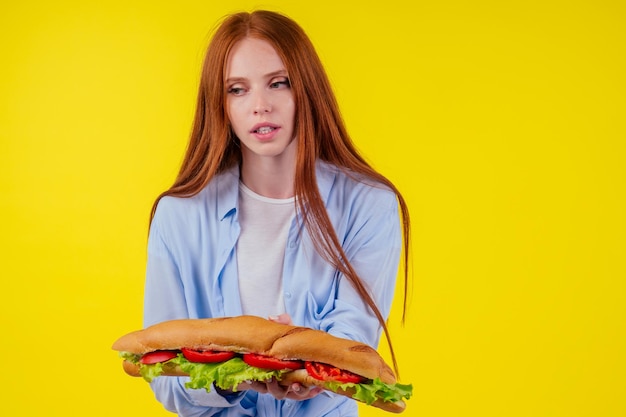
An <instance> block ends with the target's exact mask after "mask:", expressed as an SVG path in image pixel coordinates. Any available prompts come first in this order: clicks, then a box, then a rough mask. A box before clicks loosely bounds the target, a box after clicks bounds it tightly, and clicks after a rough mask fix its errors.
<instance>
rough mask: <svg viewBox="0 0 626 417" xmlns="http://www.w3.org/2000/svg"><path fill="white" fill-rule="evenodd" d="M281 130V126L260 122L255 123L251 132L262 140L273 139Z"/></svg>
mask: <svg viewBox="0 0 626 417" xmlns="http://www.w3.org/2000/svg"><path fill="white" fill-rule="evenodd" d="M279 130H280V126H277V125H275V124H271V123H260V124H257V125H255V126H254V127H253V128H252V130H251V131H250V133H252V134H253V135H254V136H255V137H256V138H258V139H261V140H269V139H272V138H273V137H274V136H275V135H276V133H277V132H278V131H279Z"/></svg>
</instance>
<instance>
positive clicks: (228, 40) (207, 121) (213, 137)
mask: <svg viewBox="0 0 626 417" xmlns="http://www.w3.org/2000/svg"><path fill="white" fill-rule="evenodd" d="M245 37H253V38H258V39H263V40H265V41H267V42H269V43H270V44H271V45H272V46H273V47H274V49H275V50H276V52H277V53H278V55H279V56H280V58H281V59H282V61H283V63H284V65H285V68H286V69H287V72H288V74H289V81H290V84H291V90H292V93H293V96H294V100H295V103H296V120H295V137H296V140H297V141H298V150H297V162H296V173H295V184H294V191H295V196H296V202H297V208H298V210H299V213H301V214H302V219H303V223H304V226H305V227H306V229H307V230H308V232H309V234H310V235H311V238H312V240H313V242H314V244H315V247H316V250H317V251H318V252H319V254H320V255H321V256H322V257H323V258H324V259H325V260H326V261H328V262H329V263H331V264H332V265H333V266H334V267H335V268H337V270H339V271H340V272H341V273H342V274H343V275H344V276H345V277H346V278H347V279H348V280H349V281H350V282H351V283H352V285H353V286H354V288H355V289H356V291H358V293H359V294H360V296H361V298H362V299H363V300H364V301H365V302H366V303H367V305H368V306H369V307H370V309H371V310H372V312H373V313H374V315H375V316H376V318H377V319H378V321H379V323H380V325H381V327H382V328H383V330H384V333H385V336H386V338H387V341H388V343H389V348H390V351H391V355H392V358H393V363H394V367H395V368H396V371H397V364H396V359H395V355H394V351H393V347H392V345H391V338H390V335H389V331H388V329H387V325H386V323H385V319H384V317H383V316H382V314H381V312H380V310H379V309H378V307H377V306H376V303H375V302H374V299H373V298H372V296H371V295H370V293H369V291H368V290H367V288H366V287H365V285H364V284H363V281H362V280H361V279H360V278H359V276H358V275H357V273H356V272H355V271H354V269H353V268H352V266H351V265H350V262H349V261H348V259H347V257H346V254H345V253H344V251H343V249H342V247H341V243H340V241H339V239H338V237H337V235H336V233H335V231H334V228H333V226H332V223H331V221H330V218H329V217H328V213H327V211H326V208H325V206H324V201H323V199H322V197H321V195H320V193H319V190H318V187H317V181H316V176H315V163H316V161H317V160H318V159H320V160H323V161H327V162H329V163H331V164H333V165H335V166H337V167H339V168H341V169H343V170H345V171H346V172H347V173H348V174H349V175H351V176H354V177H355V178H356V177H358V176H362V177H365V178H368V179H370V180H374V181H376V182H378V183H380V184H382V185H384V186H387V187H389V188H390V189H391V190H392V191H393V192H394V193H395V194H396V196H397V198H398V203H399V206H400V211H401V218H402V231H403V246H404V247H403V261H404V300H403V316H402V321H403V322H404V320H405V317H406V308H407V287H408V260H409V235H410V221H409V211H408V208H407V205H406V203H405V201H404V199H403V197H402V195H401V194H400V192H399V191H398V189H397V188H396V187H395V186H394V185H393V184H392V183H391V182H390V181H389V180H388V179H387V178H385V177H384V176H383V175H381V174H380V173H378V172H376V171H375V170H374V169H373V168H372V167H371V166H370V165H369V164H368V163H367V162H366V161H365V160H364V159H363V157H362V156H361V155H359V153H358V151H357V150H356V148H355V146H354V144H353V142H352V140H351V138H350V136H349V135H348V132H347V130H346V128H345V125H344V122H343V120H342V118H341V115H340V112H339V106H338V104H337V100H336V98H335V95H334V92H333V91H332V88H331V85H330V82H329V80H328V76H327V75H326V71H325V70H324V67H323V65H322V63H321V61H320V59H319V57H318V55H317V53H316V52H315V48H314V46H313V44H312V43H311V41H310V40H309V38H308V37H307V35H306V34H305V33H304V31H303V30H302V28H301V27H300V26H299V25H298V24H297V23H295V22H294V21H293V20H291V19H289V18H287V17H285V16H283V15H281V14H279V13H276V12H271V11H264V10H258V11H254V12H252V13H245V12H242V13H237V14H234V15H230V16H228V17H227V18H226V19H225V20H224V21H223V22H222V23H221V25H220V26H219V27H218V28H217V30H216V32H215V33H214V35H213V37H212V40H211V42H210V44H209V47H208V50H207V53H206V57H205V60H204V65H203V68H202V75H201V80H200V86H199V92H198V100H197V107H196V113H195V118H194V121H193V128H192V132H191V138H190V141H189V144H188V147H187V151H186V154H185V157H184V160H183V163H182V166H181V168H180V171H179V173H178V176H177V178H176V180H175V182H174V184H173V185H172V187H171V188H170V189H168V190H167V191H165V192H163V193H162V194H161V195H159V197H158V198H157V199H156V201H155V203H154V205H153V206H152V212H151V215H150V219H152V217H153V216H154V213H155V211H156V207H157V205H158V203H159V201H160V199H161V198H162V197H164V196H168V195H169V196H178V197H191V196H193V195H195V194H197V193H198V192H200V191H201V190H202V189H203V188H204V187H205V186H206V185H207V183H208V182H209V181H210V180H211V179H212V178H213V177H214V176H215V175H216V174H219V173H221V172H223V171H225V170H226V169H228V168H230V167H232V166H233V165H235V164H238V163H240V162H241V152H240V149H239V147H238V145H237V141H236V140H235V139H236V138H235V136H234V133H233V132H232V130H231V128H230V126H229V121H228V117H227V114H226V110H225V103H226V88H225V86H224V79H225V74H224V72H225V68H226V61H227V59H228V56H229V53H230V50H231V49H232V47H233V46H234V45H235V44H236V43H237V42H238V41H240V40H241V39H243V38H245ZM354 174H357V175H356V176H355V175H354Z"/></svg>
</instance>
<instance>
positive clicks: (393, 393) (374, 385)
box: [326, 378, 413, 405]
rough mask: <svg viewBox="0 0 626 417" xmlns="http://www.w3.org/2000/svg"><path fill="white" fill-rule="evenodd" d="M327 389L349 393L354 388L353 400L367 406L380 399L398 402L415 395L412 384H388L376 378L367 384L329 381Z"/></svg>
mask: <svg viewBox="0 0 626 417" xmlns="http://www.w3.org/2000/svg"><path fill="white" fill-rule="evenodd" d="M326 387H328V389H330V390H332V391H339V390H341V391H347V390H348V389H350V388H352V389H353V390H354V391H355V392H354V394H353V395H352V398H354V399H355V400H359V401H362V402H364V403H365V404H367V405H370V404H372V403H373V402H374V401H376V400H377V399H379V398H380V399H382V400H383V401H386V402H389V401H390V402H398V401H401V400H402V399H403V398H405V399H407V400H408V399H409V398H411V395H412V393H413V386H412V385H411V384H408V385H404V384H399V383H396V384H393V385H392V384H386V383H384V382H382V381H381V380H380V379H379V378H376V379H374V380H373V381H370V382H369V383H367V384H355V383H342V382H333V381H329V382H327V383H326Z"/></svg>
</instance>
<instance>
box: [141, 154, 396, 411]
mask: <svg viewBox="0 0 626 417" xmlns="http://www.w3.org/2000/svg"><path fill="white" fill-rule="evenodd" d="M316 169H317V170H316V174H317V183H318V187H319V190H320V193H321V196H322V198H323V200H324V203H325V205H326V209H327V211H328V214H329V216H330V219H331V221H332V224H333V225H334V227H335V231H336V233H337V236H338V238H339V241H340V242H341V244H342V245H343V250H344V251H345V253H346V255H347V257H348V259H349V261H350V263H351V264H352V266H353V267H354V269H355V270H356V272H357V273H358V274H359V276H360V277H361V279H362V280H363V281H364V283H365V285H366V286H367V287H368V288H369V290H370V292H371V294H372V296H373V297H374V300H375V302H376V304H377V306H378V307H379V308H380V310H381V312H382V314H383V316H384V317H387V316H388V315H389V311H390V309H391V303H392V300H393V295H394V289H395V282H396V276H397V273H398V262H399V256H400V250H401V232H400V221H399V215H398V203H397V199H396V196H395V194H394V193H393V192H392V191H391V190H389V189H388V188H386V187H384V186H381V185H376V186H375V185H373V184H372V183H371V181H370V182H359V181H356V180H355V179H354V178H351V177H349V176H348V175H346V174H345V173H343V172H341V171H340V170H338V169H337V168H335V167H334V166H332V165H329V164H327V163H324V162H318V163H317V168H316ZM238 184H239V169H238V167H234V168H232V169H230V170H228V171H226V172H224V173H222V174H220V175H218V176H216V177H215V178H214V179H213V180H212V181H211V182H210V183H209V184H208V185H207V186H206V187H205V188H204V189H203V190H202V191H201V192H200V193H198V194H197V195H195V196H193V197H190V198H177V197H164V198H163V199H161V201H160V202H159V204H158V207H157V210H156V213H155V216H154V219H153V222H152V225H151V230H150V237H149V242H148V263H147V272H146V288H145V311H144V325H145V326H149V325H152V324H155V323H158V322H162V321H165V320H172V319H178V318H208V317H223V316H238V315H241V314H242V310H241V302H240V298H239V283H238V278H237V259H236V250H235V246H236V243H237V237H238V236H239V232H240V225H239V222H238V217H237V207H238V189H239V187H238ZM259 250H260V251H262V250H263V248H262V247H260V248H259ZM283 296H284V300H285V308H286V312H287V314H289V315H290V316H291V318H292V320H293V322H294V323H295V324H296V325H299V326H306V327H311V328H314V329H320V330H323V331H326V332H329V333H331V334H333V335H335V336H339V337H344V338H348V339H353V340H357V341H360V342H363V343H367V344H368V345H370V346H373V347H377V346H378V342H379V338H380V335H381V328H380V325H379V323H378V320H377V319H376V317H375V316H374V315H373V313H372V312H371V311H370V310H369V309H368V307H367V306H366V305H365V303H364V302H363V301H362V300H361V297H360V296H359V294H358V293H357V292H356V291H355V290H354V288H353V287H352V284H351V283H350V282H349V281H348V280H347V279H344V277H343V275H342V274H340V273H339V272H338V271H337V270H336V269H335V268H333V267H332V266H331V265H329V264H328V263H327V262H326V261H325V260H323V259H322V257H321V256H319V255H318V254H317V252H316V250H315V248H314V246H313V243H312V241H311V239H310V236H309V234H308V233H307V232H306V230H305V228H304V227H302V226H301V222H299V220H298V216H296V218H295V219H294V221H293V222H292V224H291V227H290V230H289V235H288V237H287V245H286V249H285V260H284V266H283ZM186 381H187V378H183V377H180V378H179V377H160V378H156V379H155V380H154V381H153V382H152V383H151V386H152V389H153V390H154V392H155V395H156V397H157V399H158V400H159V401H160V402H161V403H162V404H163V405H164V406H165V408H167V409H168V410H170V411H172V412H175V413H178V415H180V416H184V417H190V416H203V417H205V416H220V417H225V416H267V417H270V416H271V417H276V416H299V417H320V416H329V417H332V416H356V415H357V407H356V403H355V402H354V401H353V400H350V399H348V398H346V397H343V396H339V395H334V394H332V393H329V392H327V391H324V392H323V393H322V394H319V395H318V396H316V397H314V398H313V399H310V400H306V401H292V400H283V401H279V400H276V399H275V398H274V397H273V396H271V395H269V394H257V393H256V392H254V391H246V392H245V393H241V394H239V395H235V396H228V397H223V396H221V395H220V394H218V393H217V392H215V390H212V391H211V392H209V393H207V392H205V390H193V389H186V388H185V387H184V384H185V382H186Z"/></svg>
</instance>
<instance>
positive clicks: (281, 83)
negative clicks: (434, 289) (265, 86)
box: [270, 78, 290, 88]
mask: <svg viewBox="0 0 626 417" xmlns="http://www.w3.org/2000/svg"><path fill="white" fill-rule="evenodd" d="M289 86H290V84H289V80H288V79H287V78H285V79H282V80H278V81H274V82H272V83H271V84H270V87H271V88H281V87H289Z"/></svg>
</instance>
